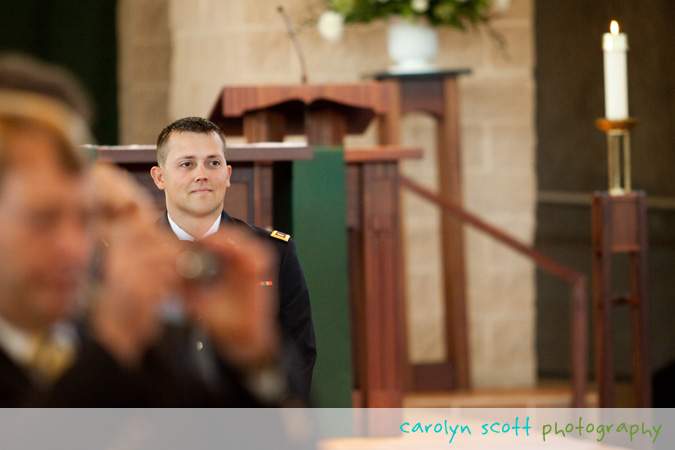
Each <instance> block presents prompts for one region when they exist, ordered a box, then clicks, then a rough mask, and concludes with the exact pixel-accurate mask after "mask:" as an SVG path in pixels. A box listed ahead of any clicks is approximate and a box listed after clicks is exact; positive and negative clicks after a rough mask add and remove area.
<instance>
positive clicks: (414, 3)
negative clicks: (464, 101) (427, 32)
mask: <svg viewBox="0 0 675 450" xmlns="http://www.w3.org/2000/svg"><path fill="white" fill-rule="evenodd" d="M323 3H324V11H323V13H322V14H321V15H320V16H319V21H318V29H319V33H321V35H322V36H323V37H324V38H325V39H327V40H337V39H339V38H340V37H341V36H342V32H343V27H344V25H345V24H347V23H370V22H372V21H374V20H378V19H387V18H389V17H394V16H398V17H401V18H403V19H404V20H408V21H411V22H416V21H423V22H426V23H427V24H429V25H431V26H448V27H454V28H458V29H460V30H464V29H466V27H467V25H474V26H475V25H479V24H487V23H488V21H489V20H490V15H489V13H490V12H491V7H492V3H493V1H492V0H323ZM495 3H496V8H498V9H501V8H502V7H503V6H506V5H505V3H508V0H506V1H505V0H496V1H495ZM506 7H508V6H506Z"/></svg>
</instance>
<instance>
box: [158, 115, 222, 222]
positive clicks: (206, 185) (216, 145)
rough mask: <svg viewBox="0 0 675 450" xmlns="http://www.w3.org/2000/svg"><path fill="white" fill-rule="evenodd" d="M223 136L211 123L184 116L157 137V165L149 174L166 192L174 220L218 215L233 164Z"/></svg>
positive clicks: (168, 207) (168, 208)
mask: <svg viewBox="0 0 675 450" xmlns="http://www.w3.org/2000/svg"><path fill="white" fill-rule="evenodd" d="M225 148H226V146H225V136H224V135H223V132H222V131H221V130H220V128H218V126H217V125H215V124H214V123H212V122H210V121H208V120H206V119H202V118H200V117H186V118H184V119H180V120H177V121H175V122H174V123H172V124H170V125H169V126H167V127H166V128H164V130H162V132H161V133H160V135H159V138H158V139H157V164H158V165H157V166H155V167H153V168H152V171H151V174H152V177H153V179H154V180H155V184H156V185H157V187H158V188H159V189H161V190H163V191H164V192H165V195H166V205H167V210H168V211H169V214H170V215H171V217H172V218H173V219H174V220H180V218H181V217H186V216H187V217H191V218H206V217H209V218H210V217H213V216H214V215H217V214H220V212H221V210H222V208H223V201H224V199H225V193H226V191H227V188H228V187H230V175H231V173H232V167H230V166H228V165H227V162H226V159H225V155H226V153H225Z"/></svg>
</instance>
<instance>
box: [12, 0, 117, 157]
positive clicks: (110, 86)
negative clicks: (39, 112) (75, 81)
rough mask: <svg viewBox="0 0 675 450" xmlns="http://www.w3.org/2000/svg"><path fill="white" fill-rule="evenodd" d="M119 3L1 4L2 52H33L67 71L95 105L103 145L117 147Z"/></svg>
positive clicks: (24, 0)
mask: <svg viewBox="0 0 675 450" xmlns="http://www.w3.org/2000/svg"><path fill="white" fill-rule="evenodd" d="M116 8H117V2H116V1H115V0H99V1H91V0H67V1H66V0H21V1H13V2H9V1H8V2H0V52H7V51H11V52H21V53H28V54H30V55H33V56H34V57H37V58H39V59H42V60H45V61H48V62H51V63H53V64H57V65H59V66H62V67H65V68H67V69H68V70H69V71H71V72H72V73H73V74H74V75H75V76H76V77H77V78H79V79H80V80H81V81H82V83H83V84H84V86H85V88H86V89H87V90H88V93H89V94H90V96H91V97H92V100H93V102H94V103H95V108H96V116H95V118H94V123H93V124H92V128H93V132H94V135H95V136H96V138H97V139H98V142H100V143H103V144H116V143H117V111H118V108H117V35H116V31H115V30H116V25H115V17H116Z"/></svg>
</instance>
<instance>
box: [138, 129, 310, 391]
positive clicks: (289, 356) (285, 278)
mask: <svg viewBox="0 0 675 450" xmlns="http://www.w3.org/2000/svg"><path fill="white" fill-rule="evenodd" d="M226 153H227V145H226V142H225V135H224V134H223V132H222V130H221V129H220V128H218V126H217V125H216V124H214V123H213V122H211V121H209V120H206V119H204V118H201V117H185V118H182V119H178V120H176V121H174V122H173V123H171V124H169V125H168V126H166V127H165V128H164V129H163V130H162V131H161V133H160V134H159V137H158V138H157V166H155V167H153V168H152V170H151V175H152V178H153V179H154V181H155V185H156V186H157V187H158V188H159V189H160V190H163V191H164V195H165V198H166V212H165V213H164V215H163V216H162V217H161V218H160V224H162V225H163V226H164V228H165V229H167V230H171V231H173V233H174V234H175V235H176V238H178V239H180V240H185V241H195V240H196V241H201V240H202V239H205V238H207V237H208V236H210V235H211V234H212V233H216V232H217V231H218V230H219V229H220V228H226V227H229V228H230V229H232V228H236V229H239V230H242V231H243V232H245V233H246V234H247V235H249V236H252V237H253V238H255V239H256V240H258V241H260V242H263V243H264V244H265V245H269V246H271V248H272V249H273V256H274V265H273V267H274V268H273V271H274V275H275V279H274V280H272V279H270V278H261V279H260V285H261V286H263V287H264V288H265V289H267V290H270V291H274V293H275V295H276V297H277V299H278V306H276V307H275V315H276V319H277V324H278V326H279V329H280V332H281V336H282V337H283V340H284V353H285V356H286V360H287V361H288V364H287V366H288V367H289V378H290V382H291V389H292V391H293V392H294V393H295V394H296V396H297V397H298V398H300V399H302V401H304V402H305V403H308V402H309V398H310V389H311V384H312V373H313V370H314V364H315V362H316V338H315V335H314V324H313V322H312V309H311V305H310V298H309V289H308V288H307V283H306V282H305V277H304V275H303V272H302V268H301V266H300V261H299V260H298V255H297V251H296V248H295V243H294V242H293V239H291V236H290V235H288V234H285V233H282V232H280V231H277V230H274V231H269V230H265V229H263V228H260V227H256V226H254V225H250V224H248V223H246V222H244V221H242V220H239V219H237V218H234V217H231V216H230V215H229V214H228V213H227V212H226V211H225V209H224V201H225V194H226V192H227V188H228V187H230V177H231V175H232V166H230V165H228V164H227V160H226V156H227V155H226Z"/></svg>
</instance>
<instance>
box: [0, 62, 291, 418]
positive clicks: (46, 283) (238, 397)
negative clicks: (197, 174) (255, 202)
mask: <svg viewBox="0 0 675 450" xmlns="http://www.w3.org/2000/svg"><path fill="white" fill-rule="evenodd" d="M83 99H84V96H83V95H82V94H81V91H80V87H79V85H78V84H77V82H76V81H75V80H74V79H72V77H71V76H70V75H69V74H67V73H65V72H63V71H61V70H59V69H56V68H54V67H53V66H48V65H45V64H42V63H39V62H37V61H34V60H31V59H26V58H24V57H17V56H4V57H0V255H1V257H0V406H2V407H8V406H9V407H12V406H24V405H35V406H83V407H106V406H133V407H139V406H147V407H157V406H261V405H264V406H277V405H280V404H282V402H283V399H284V395H285V392H286V391H285V386H286V379H285V375H284V371H283V370H282V369H281V368H280V366H279V363H278V359H277V348H278V343H277V341H278V338H277V335H276V329H275V327H274V324H273V323H272V322H273V321H272V319H271V318H270V317H271V313H270V312H269V309H270V305H272V304H273V302H274V299H273V297H272V296H271V295H270V293H269V291H268V290H265V289H261V288H260V286H258V284H257V281H258V280H259V279H260V278H261V277H269V275H268V272H269V269H270V265H271V264H270V261H271V257H270V253H269V250H268V249H267V248H265V247H264V246H263V245H261V243H259V242H257V241H255V240H252V239H250V238H249V237H248V236H246V235H245V233H240V232H238V231H237V230H231V231H228V233H227V237H225V236H224V235H223V234H221V233H216V234H214V235H213V236H211V237H210V238H209V239H205V240H204V241H203V242H202V243H201V245H202V247H204V248H206V249H208V252H209V253H210V254H211V255H215V256H213V257H215V258H217V259H218V260H220V261H224V262H227V264H226V265H227V272H226V273H218V274H216V275H217V276H214V277H213V279H211V280H210V281H209V282H208V283H202V284H195V283H190V282H188V281H186V279H185V276H184V274H183V275H181V274H179V272H181V271H180V270H177V269H178V268H179V261H180V260H181V258H183V257H184V256H185V255H186V251H189V250H186V247H185V245H182V244H181V243H179V242H177V241H176V240H175V239H174V238H173V237H171V238H167V236H166V234H168V233H163V232H162V231H161V230H157V228H156V227H154V226H153V225H152V224H153V223H154V218H152V219H150V218H149V217H150V216H149V215H148V210H149V208H150V206H149V205H150V203H149V200H148V199H147V197H146V194H145V193H144V192H143V191H142V189H140V188H139V187H138V186H137V185H136V184H135V183H134V182H133V181H132V180H131V179H130V178H129V177H128V176H126V175H125V174H123V173H122V172H120V171H119V170H117V169H114V168H112V167H109V166H106V165H102V164H97V165H95V166H94V167H93V168H92V167H91V165H89V164H87V162H86V161H85V158H84V155H83V152H82V150H81V148H80V147H79V145H80V144H83V143H85V142H90V136H89V135H88V131H87V130H88V127H87V121H86V117H87V112H86V101H84V100H83ZM95 248H96V249H98V251H96V252H95V251H94V249H95ZM94 254H96V255H97V258H96V259H97V263H96V264H95V266H96V270H95V271H94V272H95V273H94V274H93V275H92V274H91V272H92V255H94ZM183 265H184V264H183ZM235 280H236V282H235ZM168 295H173V296H174V297H176V298H178V299H179V301H180V304H181V305H182V308H183V309H184V310H185V311H186V314H185V316H186V318H185V319H184V320H183V321H182V322H181V323H180V324H179V325H180V326H172V325H167V324H166V323H165V321H164V320H163V319H162V314H161V311H162V308H163V305H164V303H165V299H166V298H167V296H168ZM78 300H79V301H78ZM195 332H198V333H200V335H201V336H203V339H202V341H200V342H199V344H200V346H199V347H198V348H195V347H194V345H193V343H194V340H193V339H187V338H186V335H187V334H194V333H195ZM207 353H209V354H208V355H207ZM205 374H207V375H208V376H204V375H205Z"/></svg>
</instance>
